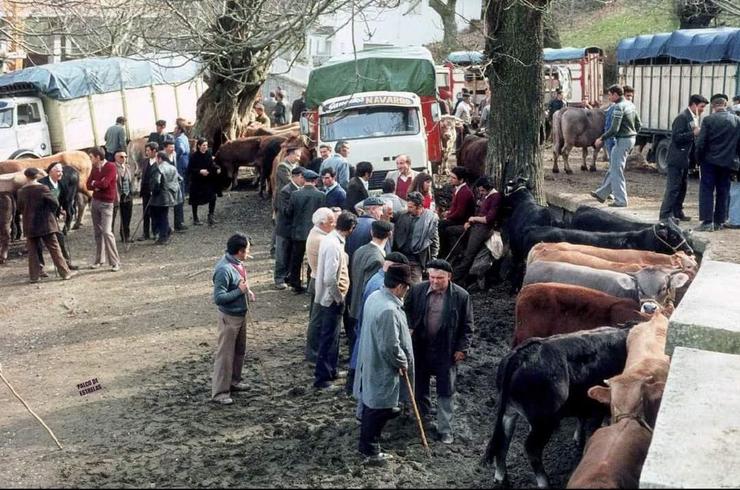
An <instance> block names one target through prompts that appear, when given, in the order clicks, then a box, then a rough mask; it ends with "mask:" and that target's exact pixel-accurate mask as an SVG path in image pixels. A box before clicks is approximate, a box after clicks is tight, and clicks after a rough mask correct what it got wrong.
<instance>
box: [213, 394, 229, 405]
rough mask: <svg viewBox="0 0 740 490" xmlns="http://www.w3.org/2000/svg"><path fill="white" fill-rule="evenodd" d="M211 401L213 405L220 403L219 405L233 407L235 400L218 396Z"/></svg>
mask: <svg viewBox="0 0 740 490" xmlns="http://www.w3.org/2000/svg"><path fill="white" fill-rule="evenodd" d="M211 401H212V402H213V403H218V404H219V405H231V404H232V403H234V400H233V399H232V398H231V397H230V396H218V397H216V398H213V399H212V400H211Z"/></svg>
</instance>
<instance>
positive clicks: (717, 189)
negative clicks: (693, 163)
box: [699, 164, 732, 225]
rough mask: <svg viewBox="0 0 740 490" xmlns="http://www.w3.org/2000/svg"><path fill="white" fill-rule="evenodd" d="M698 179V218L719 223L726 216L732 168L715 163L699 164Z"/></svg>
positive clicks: (704, 221) (706, 221) (723, 220)
mask: <svg viewBox="0 0 740 490" xmlns="http://www.w3.org/2000/svg"><path fill="white" fill-rule="evenodd" d="M700 174H701V175H700V180H699V219H700V220H701V221H702V222H703V223H711V222H714V224H715V225H719V224H722V223H724V222H725V219H726V218H727V204H728V196H729V195H730V175H732V170H731V169H729V168H726V167H719V166H717V165H711V164H704V165H702V166H701V171H700Z"/></svg>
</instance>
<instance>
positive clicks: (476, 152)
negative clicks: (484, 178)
mask: <svg viewBox="0 0 740 490" xmlns="http://www.w3.org/2000/svg"><path fill="white" fill-rule="evenodd" d="M487 149H488V138H486V137H484V136H476V135H474V134H471V135H468V136H466V137H465V139H464V140H463V142H462V145H460V151H459V152H458V153H457V164H458V165H460V166H462V167H465V168H466V169H467V171H468V172H470V175H471V179H470V182H474V181H475V179H477V178H478V177H480V176H481V175H483V174H485V170H486V152H487Z"/></svg>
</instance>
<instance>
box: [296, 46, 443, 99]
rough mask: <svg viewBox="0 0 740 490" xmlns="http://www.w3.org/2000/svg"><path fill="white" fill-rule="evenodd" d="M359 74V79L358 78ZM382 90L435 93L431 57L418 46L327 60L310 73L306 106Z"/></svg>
mask: <svg viewBox="0 0 740 490" xmlns="http://www.w3.org/2000/svg"><path fill="white" fill-rule="evenodd" d="M358 74H359V76H358ZM381 90H385V91H388V92H412V93H414V94H417V95H419V96H426V95H434V94H435V93H436V81H435V68H434V58H432V54H431V53H430V52H429V50H428V49H426V48H422V47H403V48H395V47H394V48H376V49H367V50H364V51H358V52H357V59H356V60H355V56H354V54H352V53H350V54H343V55H339V56H335V57H333V58H330V59H329V60H328V61H327V62H326V63H324V64H323V65H322V66H320V67H319V68H316V69H314V70H312V71H311V74H310V75H309V77H308V87H306V106H307V107H309V108H311V109H315V108H316V107H318V106H319V105H320V104H321V103H322V102H324V101H325V100H327V99H331V98H333V97H341V96H343V95H352V94H355V93H359V92H373V91H381Z"/></svg>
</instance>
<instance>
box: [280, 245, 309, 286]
mask: <svg viewBox="0 0 740 490" xmlns="http://www.w3.org/2000/svg"><path fill="white" fill-rule="evenodd" d="M292 243H293V244H292V246H291V251H290V267H289V269H288V277H287V278H286V279H285V282H286V283H288V284H289V285H290V286H293V287H294V288H298V287H303V281H302V280H301V269H302V268H303V256H304V255H306V240H293V241H292Z"/></svg>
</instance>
